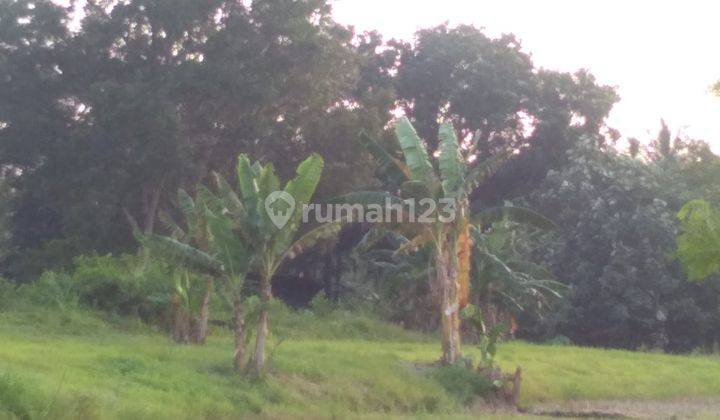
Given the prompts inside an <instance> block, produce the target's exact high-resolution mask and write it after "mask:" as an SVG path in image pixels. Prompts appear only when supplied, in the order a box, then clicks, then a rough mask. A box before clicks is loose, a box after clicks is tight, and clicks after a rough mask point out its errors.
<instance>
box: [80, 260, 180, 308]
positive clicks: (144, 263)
mask: <svg viewBox="0 0 720 420" xmlns="http://www.w3.org/2000/svg"><path fill="white" fill-rule="evenodd" d="M70 281H71V282H72V285H73V287H74V288H75V289H76V290H77V293H78V296H79V300H80V302H81V303H82V304H84V305H86V306H89V307H92V308H95V309H99V310H102V311H105V312H109V313H114V314H118V315H122V316H127V315H132V316H138V317H140V318H141V319H143V320H145V321H152V320H156V319H158V318H159V317H162V316H163V315H164V313H165V310H166V309H167V306H168V302H169V296H170V284H171V282H170V280H169V277H168V270H167V267H166V265H165V264H163V263H161V262H159V261H156V260H152V259H144V258H142V257H138V256H134V255H122V256H120V257H112V256H110V255H107V256H91V257H88V256H83V257H78V258H76V259H75V270H74V272H73V274H72V276H70Z"/></svg>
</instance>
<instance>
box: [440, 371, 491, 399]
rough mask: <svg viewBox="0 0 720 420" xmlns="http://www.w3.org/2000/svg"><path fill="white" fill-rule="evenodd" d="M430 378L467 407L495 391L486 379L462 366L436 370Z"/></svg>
mask: <svg viewBox="0 0 720 420" xmlns="http://www.w3.org/2000/svg"><path fill="white" fill-rule="evenodd" d="M430 376H431V377H432V378H433V379H435V380H436V381H437V382H438V383H439V384H440V385H442V387H443V388H445V390H446V391H447V392H448V393H449V394H451V395H452V396H454V397H455V398H456V399H457V401H458V402H459V403H460V404H462V405H465V406H468V405H470V404H472V402H473V400H474V399H475V398H476V397H482V396H485V395H488V394H489V393H490V392H492V391H493V390H494V389H495V388H494V386H493V384H492V383H491V382H490V380H488V379H487V378H486V377H484V376H481V375H479V374H478V373H477V372H475V371H474V370H470V369H468V368H467V367H465V366H463V365H460V364H458V365H450V366H441V367H437V368H434V369H433V370H432V371H431V375H430Z"/></svg>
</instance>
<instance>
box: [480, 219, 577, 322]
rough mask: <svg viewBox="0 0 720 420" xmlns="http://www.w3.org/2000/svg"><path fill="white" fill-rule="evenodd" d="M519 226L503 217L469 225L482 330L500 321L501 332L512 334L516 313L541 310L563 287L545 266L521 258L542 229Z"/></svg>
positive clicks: (559, 294)
mask: <svg viewBox="0 0 720 420" xmlns="http://www.w3.org/2000/svg"><path fill="white" fill-rule="evenodd" d="M520 227H521V226H519V224H518V223H516V222H514V221H511V220H508V219H507V218H504V219H503V220H500V221H496V222H494V223H491V224H488V225H486V226H484V227H480V226H473V227H472V228H471V235H472V238H473V242H474V246H473V250H472V266H473V269H472V275H471V285H472V287H473V289H474V293H473V298H472V300H473V303H474V304H475V305H477V307H478V308H479V315H481V318H480V319H481V323H482V330H484V331H494V330H496V327H497V326H498V325H501V324H504V325H505V327H506V328H504V329H503V330H504V331H503V335H505V334H509V335H510V336H512V335H513V334H514V333H515V329H516V327H517V323H516V322H515V319H516V315H517V314H519V313H523V312H528V311H533V312H535V313H542V311H543V310H544V309H546V308H548V307H549V306H550V304H551V303H552V302H553V301H554V300H556V299H559V298H561V297H562V292H563V291H564V290H565V289H566V288H567V287H566V286H565V285H564V284H562V283H559V282H557V281H555V280H554V276H553V275H552V274H551V273H550V272H549V271H548V270H547V269H545V267H543V266H541V265H538V264H535V263H533V262H531V261H528V260H527V259H525V258H524V256H525V255H526V254H527V253H528V252H529V250H528V248H529V245H528V244H529V243H530V242H531V241H532V239H533V238H532V237H533V236H535V234H537V233H542V231H541V230H537V229H535V230H534V231H533V232H529V231H528V230H527V229H523V230H522V231H521V229H520ZM541 227H544V226H541Z"/></svg>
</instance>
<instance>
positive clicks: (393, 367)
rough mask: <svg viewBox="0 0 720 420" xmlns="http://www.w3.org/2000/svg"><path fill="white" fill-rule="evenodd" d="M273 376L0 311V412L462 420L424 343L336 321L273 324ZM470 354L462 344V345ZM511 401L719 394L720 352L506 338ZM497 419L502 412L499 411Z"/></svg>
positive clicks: (212, 348) (461, 403)
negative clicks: (515, 395)
mask: <svg viewBox="0 0 720 420" xmlns="http://www.w3.org/2000/svg"><path fill="white" fill-rule="evenodd" d="M275 321H276V324H277V325H278V329H277V334H276V335H277V336H282V337H287V339H285V340H282V341H278V340H275V342H274V346H272V352H273V364H272V370H273V373H272V374H271V375H269V376H268V377H267V378H266V379H265V380H263V381H250V380H246V379H242V378H239V377H237V376H236V375H234V374H233V373H232V371H231V368H230V363H231V348H232V344H231V337H230V336H229V335H227V334H226V333H225V332H223V331H216V332H215V334H214V335H213V336H212V337H211V339H210V340H209V343H208V344H207V345H206V346H204V347H188V346H176V345H173V344H172V343H170V342H169V340H168V339H167V338H166V337H165V336H164V335H163V334H160V333H158V332H154V331H152V330H150V329H148V328H147V327H143V326H142V325H139V324H135V323H132V322H129V321H127V320H112V321H111V322H110V323H108V322H106V321H104V320H101V319H100V318H99V317H98V316H89V315H88V313H85V312H77V311H68V312H52V311H42V310H38V311H33V312H6V313H2V312H0V418H4V417H7V418H13V416H15V417H18V418H33V419H34V418H49V419H57V418H87V419H92V418H102V419H105V418H118V419H126V418H148V419H150V418H152V419H184V418H207V419H218V418H238V417H240V416H243V417H266V418H292V417H297V416H306V417H313V418H316V417H332V416H333V415H335V416H338V417H343V418H344V417H349V416H356V417H369V416H376V417H377V418H384V417H385V416H386V415H387V414H392V415H397V416H401V415H413V416H427V417H428V418H431V417H435V416H438V415H444V416H450V417H456V416H457V417H463V416H465V415H467V416H470V415H471V414H472V411H471V409H470V408H468V407H467V406H468V405H470V403H472V395H473V392H474V387H476V386H479V385H477V384H475V383H474V382H473V380H472V378H470V379H468V378H466V377H463V375H462V372H461V373H460V374H459V376H460V377H458V375H456V374H457V372H453V371H448V370H443V369H439V368H435V367H432V366H431V365H430V362H432V361H433V360H435V359H437V357H438V355H439V348H438V347H439V344H438V343H436V342H435V341H434V340H433V339H432V337H426V336H422V335H419V334H413V333H408V332H405V331H402V330H400V329H399V328H396V327H394V326H390V325H387V324H382V323H379V322H377V321H373V320H372V319H369V318H366V317H361V316H356V315H351V314H347V313H334V314H332V315H330V316H327V317H323V318H319V317H316V316H315V315H313V314H310V313H300V314H291V313H289V312H285V313H281V314H277V315H276V316H275ZM466 351H467V352H470V353H473V349H471V348H467V349H466ZM499 359H500V363H501V364H502V365H503V366H504V367H506V368H508V369H514V367H515V366H518V365H519V366H522V368H523V373H524V382H523V389H522V403H523V404H524V405H526V406H529V407H532V406H533V405H537V404H542V403H562V402H570V401H573V400H618V399H620V400H635V401H643V400H668V399H678V398H690V397H691V398H708V399H716V398H720V358H717V357H699V356H691V357H681V356H668V355H660V354H646V353H630V352H623V351H607V350H596V349H583V348H577V347H556V346H540V345H530V344H525V343H519V342H516V343H508V344H504V345H502V347H501V348H500V351H499ZM503 417H504V416H503Z"/></svg>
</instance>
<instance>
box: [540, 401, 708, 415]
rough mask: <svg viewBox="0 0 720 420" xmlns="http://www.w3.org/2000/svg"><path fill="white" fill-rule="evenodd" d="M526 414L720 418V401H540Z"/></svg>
mask: <svg viewBox="0 0 720 420" xmlns="http://www.w3.org/2000/svg"><path fill="white" fill-rule="evenodd" d="M526 413H527V414H533V415H541V416H547V417H558V418H594V419H603V418H607V419H611V418H620V419H622V418H626V419H720V400H717V399H714V400H710V399H698V398H688V399H674V400H668V401H635V400H627V401H625V400H623V401H617V400H614V401H568V402H564V403H545V404H537V405H534V406H533V407H532V408H531V409H529V410H527V412H526Z"/></svg>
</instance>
